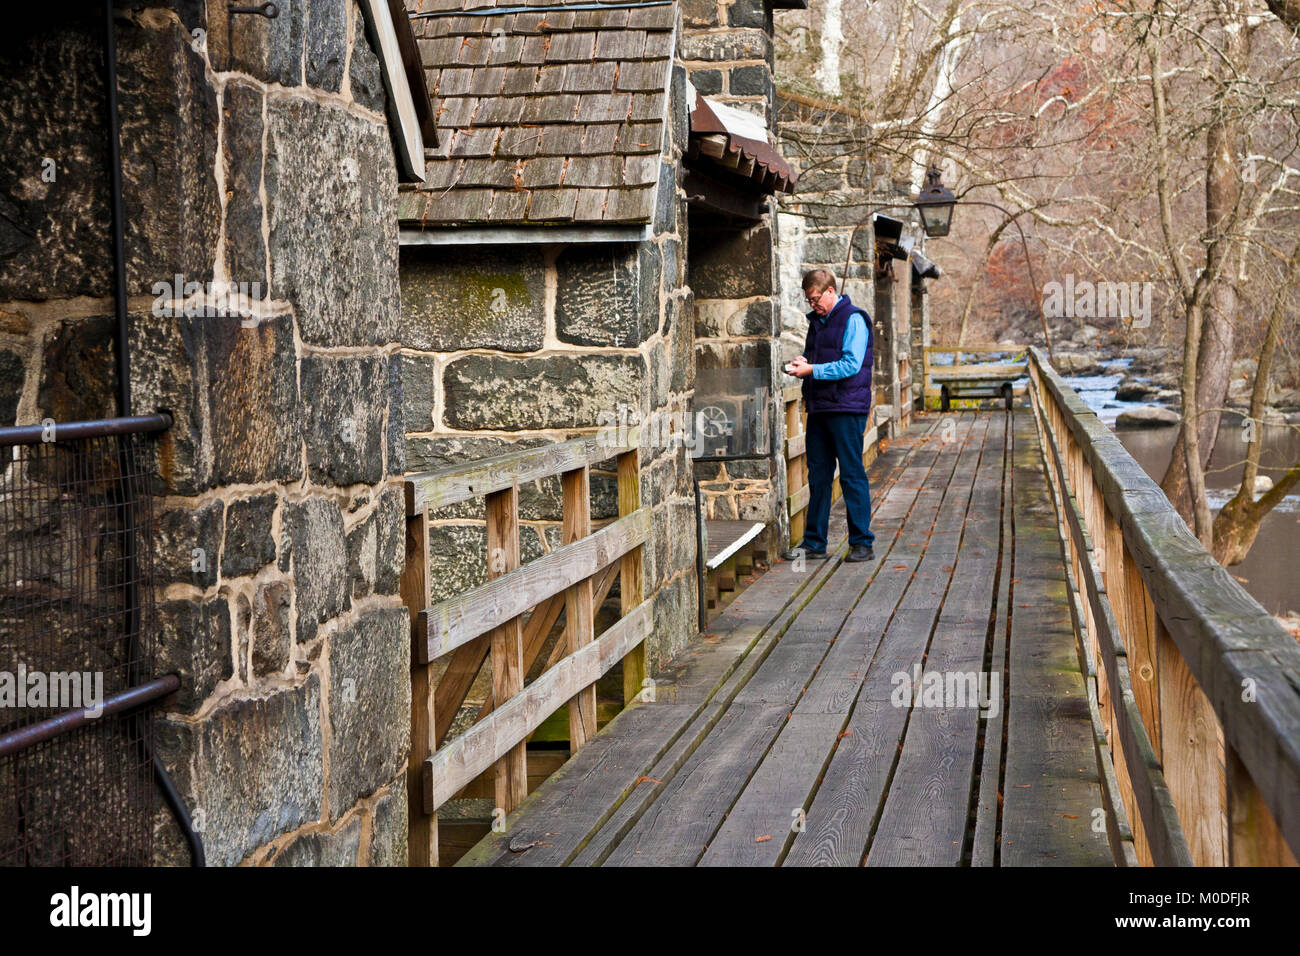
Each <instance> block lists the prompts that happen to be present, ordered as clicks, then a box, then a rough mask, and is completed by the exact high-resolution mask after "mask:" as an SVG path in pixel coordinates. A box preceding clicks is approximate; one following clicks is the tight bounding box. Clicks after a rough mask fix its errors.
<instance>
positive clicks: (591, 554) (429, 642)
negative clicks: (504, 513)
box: [418, 508, 650, 663]
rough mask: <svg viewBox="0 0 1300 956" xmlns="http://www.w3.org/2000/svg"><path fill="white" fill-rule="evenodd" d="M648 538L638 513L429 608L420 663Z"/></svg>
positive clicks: (644, 516) (643, 515) (643, 512)
mask: <svg viewBox="0 0 1300 956" xmlns="http://www.w3.org/2000/svg"><path fill="white" fill-rule="evenodd" d="M649 534H650V509H649V508H639V509H637V510H636V511H634V512H632V513H631V514H629V515H626V516H625V517H622V518H619V519H618V520H617V521H614V522H611V523H610V524H607V525H606V526H605V527H603V528H601V529H600V530H599V531H595V532H591V533H589V534H588V535H586V536H584V537H583V538H581V539H577V540H573V541H571V542H569V543H568V544H565V545H563V546H562V547H559V548H556V549H555V550H554V551H552V552H551V553H550V554H544V555H542V556H540V557H538V558H534V559H533V560H532V561H529V562H528V563H527V564H525V565H523V566H522V567H517V568H515V569H512V570H510V571H508V572H505V573H498V574H496V575H494V576H493V577H492V578H491V579H489V580H488V581H487V582H485V583H484V584H480V585H479V586H478V587H475V588H471V589H470V590H468V591H465V592H464V593H462V594H458V595H456V596H455V597H451V598H448V599H447V600H445V601H442V602H440V603H438V604H435V605H434V606H433V607H430V608H426V609H425V610H424V611H422V612H421V615H422V616H423V617H424V619H425V625H424V628H423V634H424V636H425V640H424V643H423V644H422V645H419V646H418V647H419V650H420V652H421V663H427V662H428V661H433V660H437V659H438V658H440V657H442V656H444V655H446V654H448V653H450V652H451V651H454V650H456V649H457V648H458V647H461V646H462V645H465V644H468V643H469V642H470V641H472V640H474V638H476V637H478V636H479V635H481V634H486V633H487V632H488V631H490V630H492V628H494V627H498V626H500V624H502V623H503V622H505V621H508V620H509V619H510V618H513V617H518V616H519V615H521V614H523V613H525V612H526V611H528V610H529V608H532V607H535V606H536V605H539V604H541V603H542V602H543V601H545V600H546V599H547V598H550V597H554V596H555V595H557V594H561V593H562V592H564V591H565V590H567V589H568V588H570V587H572V586H573V585H575V584H577V583H578V582H579V581H582V580H584V579H586V578H590V577H591V576H592V575H594V574H595V573H596V572H597V571H599V570H601V569H602V568H604V567H607V566H608V565H610V564H612V563H613V562H614V561H617V560H618V559H619V558H621V557H622V556H623V555H625V554H627V553H628V552H629V551H631V550H632V549H633V548H635V547H637V546H638V545H640V544H641V543H643V542H644V541H645V540H646V538H647V537H649Z"/></svg>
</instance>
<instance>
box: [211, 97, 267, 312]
mask: <svg viewBox="0 0 1300 956" xmlns="http://www.w3.org/2000/svg"><path fill="white" fill-rule="evenodd" d="M221 112H222V153H223V154H224V159H225V163H226V247H225V251H226V272H227V274H228V275H229V277H230V280H231V281H232V282H248V283H253V282H256V283H257V286H258V291H259V292H260V293H261V295H253V294H252V291H251V289H250V293H249V294H250V296H251V297H252V298H255V299H257V298H262V297H263V296H264V295H266V293H267V292H269V290H268V289H267V288H266V241H265V240H264V239H263V237H262V199H261V188H262V94H261V92H260V91H259V90H256V89H254V88H253V87H251V86H241V85H239V84H237V83H230V84H227V85H226V90H225V96H224V100H223V103H222V111H221Z"/></svg>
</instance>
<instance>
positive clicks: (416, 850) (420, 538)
mask: <svg viewBox="0 0 1300 956" xmlns="http://www.w3.org/2000/svg"><path fill="white" fill-rule="evenodd" d="M400 587H401V592H402V603H403V604H405V605H406V610H407V611H408V612H409V613H410V615H411V642H412V654H411V752H410V754H409V755H408V756H407V762H406V803H407V821H408V822H407V827H408V834H409V835H408V841H407V842H408V859H407V864H408V865H409V866H437V865H438V814H436V813H432V814H429V813H425V812H424V762H425V761H426V760H428V759H429V758H430V757H432V756H433V752H434V751H435V750H436V749H437V747H438V732H437V726H436V723H435V720H434V683H433V675H432V674H431V673H430V672H431V671H432V669H433V667H432V665H431V664H421V663H420V662H419V659H418V655H417V653H416V650H415V643H416V642H417V641H419V640H421V633H420V630H421V628H420V622H421V621H422V620H423V619H422V618H421V616H420V612H421V611H423V610H424V609H425V608H427V607H428V606H429V597H430V594H429V513H428V511H427V510H425V509H421V510H420V512H419V513H418V514H416V515H413V516H410V517H408V518H407V519H406V566H405V567H404V568H403V570H402V582H401V586H400Z"/></svg>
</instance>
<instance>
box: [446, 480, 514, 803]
mask: <svg viewBox="0 0 1300 956" xmlns="http://www.w3.org/2000/svg"><path fill="white" fill-rule="evenodd" d="M487 563H488V568H487V573H488V577H489V578H495V577H498V576H502V575H504V574H506V573H507V572H510V571H513V570H514V569H515V568H517V567H519V486H518V485H511V486H510V487H509V488H506V489H504V490H502V491H496V492H493V493H492V494H490V495H488V496H487ZM491 641H492V693H493V695H494V696H495V697H496V699H497V700H498V701H501V702H502V704H501V706H500V707H498V711H500V710H501V709H502V708H505V707H508V706H510V700H511V698H513V697H514V696H515V695H516V694H519V693H521V692H522V691H523V689H524V644H523V629H522V628H521V627H520V622H519V618H518V617H512V618H511V619H510V620H508V621H506V622H505V623H503V624H501V625H500V626H498V627H496V628H495V629H494V630H493V631H492V637H491ZM490 719H491V718H489V720H490ZM479 726H481V725H479ZM461 739H464V738H461ZM453 746H455V745H453ZM495 759H496V805H497V808H498V809H500V810H504V811H505V812H506V813H507V814H509V813H510V812H511V811H512V810H514V808H515V807H517V806H519V804H520V803H522V802H523V800H524V797H526V796H527V795H528V771H527V766H526V759H527V758H526V755H525V749H524V744H523V742H522V741H520V742H519V744H518V745H517V746H515V747H513V748H511V749H510V750H503V751H502V752H501V753H499V754H497V755H496V758H495ZM470 779H473V778H472V777H471V778H470ZM468 782H469V781H468V780H466V781H463V782H462V784H461V786H464V784H465V783H468ZM459 789H460V787H456V790H459ZM452 792H453V793H454V792H455V791H454V790H453V791H452ZM435 806H436V804H435Z"/></svg>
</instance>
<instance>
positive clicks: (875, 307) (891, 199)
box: [777, 94, 917, 435]
mask: <svg viewBox="0 0 1300 956" xmlns="http://www.w3.org/2000/svg"><path fill="white" fill-rule="evenodd" d="M777 114H778V121H779V129H780V134H781V147H782V150H783V151H784V154H785V156H786V157H787V158H788V159H790V161H791V162H792V164H794V165H796V166H797V167H798V168H799V170H800V176H799V189H798V192H797V193H796V194H795V195H794V196H787V197H784V198H783V199H782V202H781V211H780V214H779V216H778V221H779V224H780V233H781V242H782V246H781V262H782V267H783V269H784V272H783V275H782V279H783V281H785V282H787V283H789V284H792V285H795V286H797V285H798V283H799V281H800V278H801V277H802V275H803V273H804V272H806V271H808V270H809V269H815V268H821V269H829V270H830V272H831V273H832V274H833V275H834V276H835V277H836V278H837V279H838V280H839V281H840V283H841V289H840V291H842V292H845V293H847V294H848V295H849V297H850V298H851V299H852V300H853V302H854V303H855V304H857V305H860V306H862V307H863V308H865V309H866V310H867V311H868V312H869V313H870V314H871V317H872V325H873V340H874V353H873V357H874V362H875V364H874V368H873V370H872V386H873V388H872V391H873V404H874V407H875V412H874V414H875V418H874V421H875V422H876V424H878V425H881V426H882V430H881V434H882V435H886V434H889V433H891V430H892V431H896V430H898V429H899V428H900V427H903V426H904V423H903V422H902V421H901V419H900V416H899V413H898V412H897V411H896V409H899V408H904V409H905V408H906V407H907V402H906V401H902V400H900V397H899V395H896V394H895V393H896V391H897V386H898V385H899V384H901V382H903V381H906V377H902V378H901V379H900V375H899V372H898V366H899V363H900V362H901V363H903V364H904V366H905V368H904V372H903V375H904V376H906V375H907V374H910V373H908V372H907V370H906V365H907V363H908V362H909V361H910V342H911V320H910V307H911V293H910V273H911V266H910V264H909V263H908V262H907V261H904V260H894V261H893V264H892V266H891V267H890V269H889V270H888V271H885V270H883V269H881V268H880V265H881V264H882V263H880V262H878V260H877V257H876V255H875V235H874V231H873V229H872V224H871V219H872V217H873V213H879V214H880V215H886V216H893V217H895V218H904V219H905V218H906V217H905V215H904V214H905V213H906V212H907V210H906V208H895V207H892V206H890V204H891V203H893V204H898V203H901V204H903V207H906V206H907V205H908V204H910V199H909V198H908V195H907V190H906V187H905V186H904V185H902V184H898V185H896V184H894V183H893V182H891V181H889V180H888V178H887V177H881V176H878V175H876V164H875V163H874V161H873V157H872V155H871V152H870V149H869V143H870V131H869V130H868V129H867V126H866V124H867V118H866V117H864V116H862V115H861V114H859V113H856V112H854V111H852V110H848V109H844V108H842V107H838V106H835V105H834V104H830V103H818V102H815V101H811V100H807V99H806V98H803V97H798V96H790V95H786V94H778V97H777ZM880 207H885V208H880ZM907 234H908V235H913V237H914V238H915V236H916V235H917V230H916V229H915V228H912V229H911V231H910V232H909V233H907ZM846 267H847V268H846ZM806 313H807V308H806V306H804V305H803V304H802V301H801V300H796V299H794V298H793V297H791V298H790V299H789V301H788V302H787V301H783V302H782V310H781V316H780V324H781V357H782V360H783V361H788V360H789V359H791V358H793V357H794V356H795V355H798V354H799V353H800V352H802V351H803V344H804V337H805V335H806V334H807V332H808V319H807V314H806ZM904 391H906V390H904ZM887 422H888V423H892V424H888V425H887V424H886V423H887Z"/></svg>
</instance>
